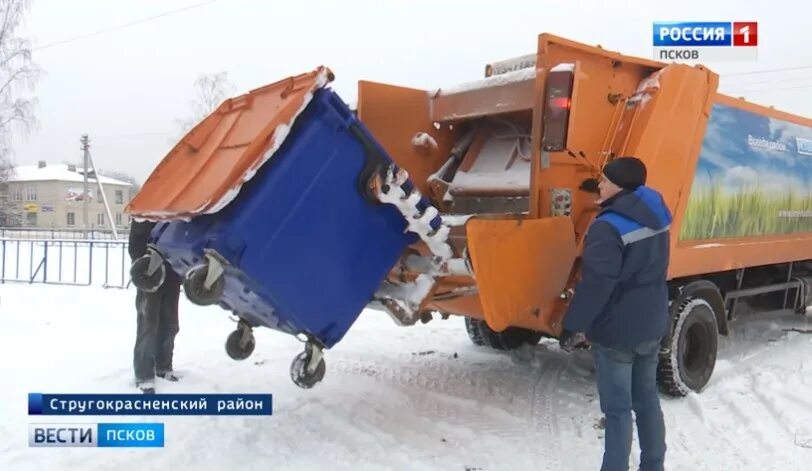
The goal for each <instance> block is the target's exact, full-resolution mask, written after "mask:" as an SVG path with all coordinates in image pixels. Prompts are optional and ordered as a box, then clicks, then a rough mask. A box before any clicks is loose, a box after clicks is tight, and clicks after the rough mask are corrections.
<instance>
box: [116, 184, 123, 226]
mask: <svg viewBox="0 0 812 471" xmlns="http://www.w3.org/2000/svg"><path fill="white" fill-rule="evenodd" d="M116 204H124V192H123V191H121V190H116ZM117 224H120V223H117Z"/></svg>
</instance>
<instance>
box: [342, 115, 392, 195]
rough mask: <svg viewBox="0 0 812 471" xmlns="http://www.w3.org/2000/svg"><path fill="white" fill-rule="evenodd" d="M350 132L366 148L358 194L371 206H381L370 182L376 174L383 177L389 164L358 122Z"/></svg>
mask: <svg viewBox="0 0 812 471" xmlns="http://www.w3.org/2000/svg"><path fill="white" fill-rule="evenodd" d="M350 132H351V133H352V134H353V135H354V136H355V137H356V138H357V139H358V140H359V141H361V144H362V145H363V146H364V154H365V156H366V162H365V164H364V168H363V170H361V173H360V174H358V181H357V185H358V192H359V193H360V194H361V196H363V197H364V199H366V200H367V201H368V202H370V203H371V204H373V205H378V204H381V202H380V200H378V197H377V196H376V195H375V194H374V193H373V192H372V189H371V188H370V186H369V181H370V180H371V179H372V177H373V176H374V175H375V174H378V175H381V176H382V177H383V176H384V173H385V171H386V169H387V168H388V167H389V162H388V161H387V159H386V158H385V157H384V156H383V155H382V154H381V152H380V151H379V150H378V148H377V146H375V144H374V143H373V142H372V141H371V140H370V139H369V138H368V137H367V135H366V134H364V131H363V130H362V129H361V126H360V125H359V124H358V122H357V121H356V122H353V123H352V124H350Z"/></svg>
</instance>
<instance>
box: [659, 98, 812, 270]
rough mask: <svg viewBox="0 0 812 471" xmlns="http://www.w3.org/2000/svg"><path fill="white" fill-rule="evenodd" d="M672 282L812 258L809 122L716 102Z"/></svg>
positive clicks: (687, 202) (690, 190)
mask: <svg viewBox="0 0 812 471" xmlns="http://www.w3.org/2000/svg"><path fill="white" fill-rule="evenodd" d="M686 186H687V187H686V188H685V189H684V190H683V191H684V194H685V195H686V196H685V197H684V199H683V201H681V202H684V217H683V220H682V223H681V224H680V227H679V228H678V231H675V234H674V237H675V238H676V239H678V243H677V247H676V249H675V253H674V254H673V256H672V263H671V265H672V266H671V275H672V277H681V276H690V275H697V274H705V273H713V272H719V271H724V270H730V269H736V268H742V267H752V266H760V265H767V264H773V263H786V262H789V261H799V260H809V259H812V123H810V122H809V120H803V119H800V118H798V117H794V116H791V115H787V114H784V113H778V112H774V111H773V110H770V109H767V108H763V107H758V106H755V105H752V104H749V103H746V102H743V101H740V100H735V99H732V98H729V97H724V96H717V98H716V100H715V103H714V105H713V108H712V111H711V115H710V118H709V121H708V125H707V129H706V132H705V135H704V138H703V140H702V147H701V150H700V152H699V156H698V161H697V164H696V167H695V171H694V178H693V179H692V180H691V181H690V182H686Z"/></svg>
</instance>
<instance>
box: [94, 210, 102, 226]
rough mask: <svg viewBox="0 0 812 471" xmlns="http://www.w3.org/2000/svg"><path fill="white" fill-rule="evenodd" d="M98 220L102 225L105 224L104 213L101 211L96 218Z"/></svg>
mask: <svg viewBox="0 0 812 471" xmlns="http://www.w3.org/2000/svg"><path fill="white" fill-rule="evenodd" d="M96 222H97V223H98V224H99V225H100V226H103V225H104V213H99V215H98V217H97V218H96Z"/></svg>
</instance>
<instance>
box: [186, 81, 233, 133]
mask: <svg viewBox="0 0 812 471" xmlns="http://www.w3.org/2000/svg"><path fill="white" fill-rule="evenodd" d="M234 89H235V87H234V84H233V83H231V82H230V81H229V79H228V72H216V73H213V74H200V75H199V76H198V77H197V80H195V83H194V90H195V92H194V99H192V100H191V101H190V102H189V106H190V108H191V112H192V113H191V116H190V117H188V118H186V119H183V120H177V121H176V122H177V124H178V126H179V127H180V130H181V133H186V132H187V131H189V130H190V129H192V128H193V127H194V126H195V125H197V123H199V122H200V121H202V120H203V118H205V117H206V116H208V115H210V114H211V112H212V111H214V110H215V109H216V108H217V107H218V106H220V104H221V103H222V102H223V101H225V100H226V98H228V97H230V96H231V95H232V94H233V93H234Z"/></svg>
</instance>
